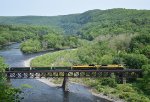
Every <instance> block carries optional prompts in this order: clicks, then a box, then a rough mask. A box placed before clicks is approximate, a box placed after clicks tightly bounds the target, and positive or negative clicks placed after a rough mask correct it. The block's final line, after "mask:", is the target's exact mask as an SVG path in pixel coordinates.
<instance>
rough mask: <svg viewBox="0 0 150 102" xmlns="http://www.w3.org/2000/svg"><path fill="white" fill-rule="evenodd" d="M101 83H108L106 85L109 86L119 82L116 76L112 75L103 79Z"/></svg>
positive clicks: (114, 85)
mask: <svg viewBox="0 0 150 102" xmlns="http://www.w3.org/2000/svg"><path fill="white" fill-rule="evenodd" d="M101 85H104V86H105V85H106V86H109V87H116V86H117V82H116V80H115V76H114V75H112V77H111V78H106V79H102V81H101Z"/></svg>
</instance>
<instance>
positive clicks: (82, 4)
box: [0, 0, 150, 16]
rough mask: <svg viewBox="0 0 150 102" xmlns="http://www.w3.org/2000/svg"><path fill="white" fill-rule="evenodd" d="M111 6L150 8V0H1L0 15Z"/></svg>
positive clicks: (83, 10)
mask: <svg viewBox="0 0 150 102" xmlns="http://www.w3.org/2000/svg"><path fill="white" fill-rule="evenodd" d="M111 8H127V9H147V10H150V0H0V16H26V15H39V16H54V15H66V14H73V13H82V12H85V11H87V10H93V9H102V10H105V9H111Z"/></svg>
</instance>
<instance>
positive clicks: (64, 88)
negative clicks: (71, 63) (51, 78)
mask: <svg viewBox="0 0 150 102" xmlns="http://www.w3.org/2000/svg"><path fill="white" fill-rule="evenodd" d="M68 84H69V79H68V72H64V80H63V83H62V88H63V91H69V88H68Z"/></svg>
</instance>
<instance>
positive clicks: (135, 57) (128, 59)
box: [123, 54, 148, 69]
mask: <svg viewBox="0 0 150 102" xmlns="http://www.w3.org/2000/svg"><path fill="white" fill-rule="evenodd" d="M123 57H124V63H125V64H126V66H127V67H128V68H134V69H141V68H142V65H145V64H148V58H147V57H146V56H144V55H143V54H126V55H124V56H123Z"/></svg>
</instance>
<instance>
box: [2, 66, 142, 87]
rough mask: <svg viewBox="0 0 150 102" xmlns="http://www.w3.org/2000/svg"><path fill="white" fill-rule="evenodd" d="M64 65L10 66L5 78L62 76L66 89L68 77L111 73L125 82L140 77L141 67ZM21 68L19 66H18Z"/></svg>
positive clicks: (97, 75) (108, 74) (98, 76)
mask: <svg viewBox="0 0 150 102" xmlns="http://www.w3.org/2000/svg"><path fill="white" fill-rule="evenodd" d="M64 68H65V67H62V70H60V69H59V70H53V69H51V70H45V69H42V68H41V69H40V70H39V69H37V70H36V68H34V70H32V69H31V68H30V67H23V69H30V70H13V69H17V68H13V67H12V68H11V70H7V71H5V75H6V76H7V79H8V80H10V79H32V78H49V77H51V78H54V77H57V78H59V77H63V78H64V81H63V85H62V87H63V89H64V90H66V89H67V80H68V78H69V77H70V78H108V77H112V74H113V75H114V76H115V77H116V79H117V80H119V81H120V82H121V83H126V79H133V78H139V77H142V70H141V69H122V70H120V69H115V70H114V69H111V70H110V69H109V70H108V69H105V70H104V69H103V70H65V69H64ZM20 69H21V68H20Z"/></svg>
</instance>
